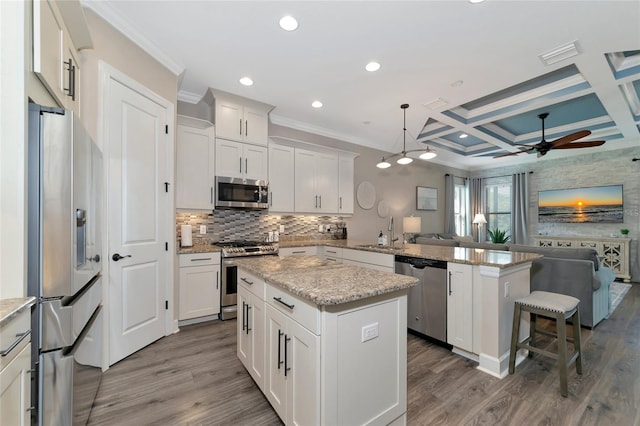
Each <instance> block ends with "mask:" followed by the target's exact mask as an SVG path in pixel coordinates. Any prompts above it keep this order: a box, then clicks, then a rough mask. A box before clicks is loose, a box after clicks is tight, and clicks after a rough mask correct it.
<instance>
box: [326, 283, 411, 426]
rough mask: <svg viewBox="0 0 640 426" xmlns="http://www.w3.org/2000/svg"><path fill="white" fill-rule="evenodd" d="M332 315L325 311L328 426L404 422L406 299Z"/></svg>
mask: <svg viewBox="0 0 640 426" xmlns="http://www.w3.org/2000/svg"><path fill="white" fill-rule="evenodd" d="M402 294H406V293H402ZM372 302H373V303H372ZM333 311H334V309H328V310H327V311H325V313H323V347H322V357H321V358H322V370H323V377H324V381H323V383H324V384H325V386H324V388H323V390H322V399H321V400H322V403H323V411H322V412H323V424H326V425H364V424H381V425H386V424H390V423H392V422H393V421H394V420H396V419H398V418H401V417H402V416H403V414H404V413H405V411H406V397H407V382H406V376H407V362H406V361H407V333H406V330H407V315H406V312H407V298H406V297H398V295H397V294H396V297H394V298H390V299H389V298H387V299H386V300H385V299H380V298H377V300H375V301H369V303H368V304H367V305H366V306H362V305H360V304H358V303H354V304H347V306H346V307H345V308H342V310H341V311H340V312H333ZM325 372H326V374H324V373H325ZM365 395H366V397H365Z"/></svg>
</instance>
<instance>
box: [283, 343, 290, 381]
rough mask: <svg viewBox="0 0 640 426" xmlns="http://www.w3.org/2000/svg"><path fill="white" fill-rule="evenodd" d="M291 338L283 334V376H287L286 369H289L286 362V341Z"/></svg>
mask: <svg viewBox="0 0 640 426" xmlns="http://www.w3.org/2000/svg"><path fill="white" fill-rule="evenodd" d="M289 340H291V338H290V337H287V335H286V334H285V335H284V377H287V371H289V370H291V368H290V367H288V366H287V365H288V362H287V358H288V357H287V352H288V351H287V342H288V341H289Z"/></svg>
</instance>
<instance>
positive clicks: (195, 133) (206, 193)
mask: <svg viewBox="0 0 640 426" xmlns="http://www.w3.org/2000/svg"><path fill="white" fill-rule="evenodd" d="M178 123H179V124H178V127H177V147H176V208H178V209H191V210H194V209H195V210H213V208H214V204H215V203H214V197H215V193H214V191H215V172H214V165H215V160H214V157H215V136H214V128H213V125H212V124H211V123H209V122H208V121H204V120H199V119H196V118H190V117H183V116H178Z"/></svg>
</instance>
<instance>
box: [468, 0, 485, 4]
mask: <svg viewBox="0 0 640 426" xmlns="http://www.w3.org/2000/svg"><path fill="white" fill-rule="evenodd" d="M483 1H484V0H469V3H473V4H475V3H482V2H483Z"/></svg>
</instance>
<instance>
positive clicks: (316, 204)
mask: <svg viewBox="0 0 640 426" xmlns="http://www.w3.org/2000/svg"><path fill="white" fill-rule="evenodd" d="M314 207H315V208H316V209H317V208H318V196H317V195H316V203H315V204H314Z"/></svg>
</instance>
